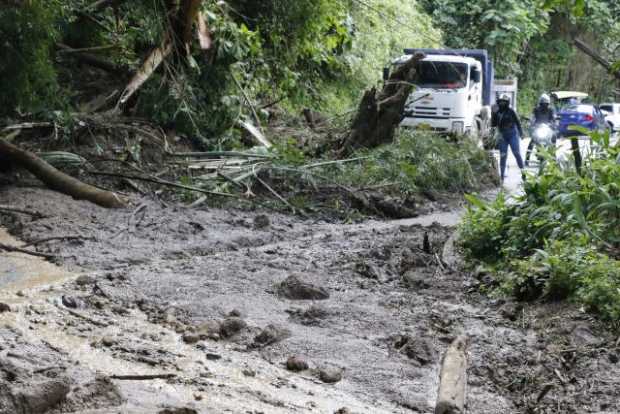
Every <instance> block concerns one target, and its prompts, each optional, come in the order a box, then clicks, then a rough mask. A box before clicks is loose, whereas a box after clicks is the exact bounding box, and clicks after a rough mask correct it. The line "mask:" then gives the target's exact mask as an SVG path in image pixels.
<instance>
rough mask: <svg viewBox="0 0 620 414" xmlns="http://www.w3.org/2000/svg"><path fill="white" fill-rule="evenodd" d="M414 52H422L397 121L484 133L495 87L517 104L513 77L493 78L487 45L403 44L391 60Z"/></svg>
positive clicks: (407, 124)
mask: <svg viewBox="0 0 620 414" xmlns="http://www.w3.org/2000/svg"><path fill="white" fill-rule="evenodd" d="M418 52H422V53H424V54H425V55H426V57H425V58H424V59H423V60H421V61H420V62H419V63H418V66H417V72H418V73H417V80H416V82H415V83H416V88H415V90H414V91H413V92H412V94H411V95H410V97H409V99H408V101H407V104H406V105H405V111H404V114H403V120H402V123H401V125H402V126H406V127H422V126H425V127H426V128H428V129H431V130H433V131H437V132H446V133H448V132H453V133H457V134H471V135H480V136H486V135H488V134H489V132H490V123H491V107H492V105H493V104H494V103H495V99H496V93H499V92H504V93H508V94H509V95H510V96H512V97H514V101H513V102H512V104H513V106H514V105H516V96H517V83H516V80H509V81H496V80H495V79H494V70H493V62H492V61H491V60H490V59H489V55H488V53H487V51H486V50H483V49H405V55H404V56H402V57H400V58H399V59H396V60H395V61H394V62H393V65H396V66H397V65H398V64H401V63H403V62H405V61H407V60H408V59H409V58H411V56H412V55H414V54H415V53H418ZM388 75H389V70H387V71H386V73H385V76H388Z"/></svg>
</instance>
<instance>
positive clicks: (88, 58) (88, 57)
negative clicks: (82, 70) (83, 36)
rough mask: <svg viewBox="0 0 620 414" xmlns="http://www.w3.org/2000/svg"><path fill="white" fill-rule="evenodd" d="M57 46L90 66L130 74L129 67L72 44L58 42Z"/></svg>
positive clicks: (125, 74) (123, 74)
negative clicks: (76, 47) (78, 48)
mask: <svg viewBox="0 0 620 414" xmlns="http://www.w3.org/2000/svg"><path fill="white" fill-rule="evenodd" d="M56 46H57V47H58V48H59V49H60V50H61V51H63V52H65V53H71V54H72V56H73V57H74V58H75V59H77V60H79V61H80V62H82V63H85V64H87V65H89V66H92V67H94V68H97V69H101V70H104V71H106V72H111V73H115V74H118V75H122V76H128V75H129V69H128V68H126V67H122V66H117V65H115V64H113V63H110V62H108V61H107V60H103V59H101V58H100V57H98V56H95V55H92V54H90V53H84V52H81V51H79V50H77V49H74V48H72V47H71V46H67V45H65V44H64V43H56Z"/></svg>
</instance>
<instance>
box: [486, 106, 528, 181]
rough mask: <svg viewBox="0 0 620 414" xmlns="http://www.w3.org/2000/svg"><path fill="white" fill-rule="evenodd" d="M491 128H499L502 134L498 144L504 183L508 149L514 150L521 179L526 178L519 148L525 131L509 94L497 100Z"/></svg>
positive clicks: (513, 153)
mask: <svg viewBox="0 0 620 414" xmlns="http://www.w3.org/2000/svg"><path fill="white" fill-rule="evenodd" d="M491 126H492V127H494V128H497V129H498V131H499V134H500V139H499V142H498V144H499V165H500V171H501V179H502V182H504V178H505V175H506V160H507V158H508V147H510V149H511V150H512V155H514V157H515V159H516V160H517V165H518V166H519V168H520V169H521V177H524V173H523V159H522V158H521V148H520V146H519V139H520V138H521V137H522V136H523V129H522V128H521V122H520V121H519V116H518V115H517V113H516V112H515V111H514V110H513V109H512V108H511V107H510V97H509V96H508V95H507V94H502V95H501V96H500V97H499V99H498V100H497V111H495V112H493V116H492V117H491Z"/></svg>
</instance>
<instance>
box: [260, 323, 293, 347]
mask: <svg viewBox="0 0 620 414" xmlns="http://www.w3.org/2000/svg"><path fill="white" fill-rule="evenodd" d="M290 336H291V331H289V330H288V329H286V328H281V327H279V326H275V325H267V326H266V327H265V329H263V330H262V331H261V332H260V333H259V334H258V335H256V336H255V337H254V343H253V344H252V345H253V346H254V347H264V346H268V345H272V344H275V343H276V342H280V341H282V340H284V339H286V338H288V337H290Z"/></svg>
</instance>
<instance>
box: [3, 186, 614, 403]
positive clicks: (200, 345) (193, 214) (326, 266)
mask: <svg viewBox="0 0 620 414" xmlns="http://www.w3.org/2000/svg"><path fill="white" fill-rule="evenodd" d="M0 204H10V205H12V206H15V207H21V208H26V209H29V210H34V211H38V212H40V213H42V214H43V215H44V216H46V217H45V218H40V219H32V218H29V217H27V216H23V215H16V214H3V217H2V223H1V224H2V225H3V226H5V227H6V228H7V229H8V230H9V231H10V232H11V233H12V235H13V236H14V237H16V238H17V239H19V240H22V241H33V240H36V239H40V238H43V237H52V236H79V237H80V239H77V240H76V239H74V240H60V241H58V240H54V241H50V242H47V243H42V244H39V245H37V247H36V248H37V249H39V251H41V252H46V253H53V254H56V255H57V256H58V257H59V258H58V259H57V262H58V263H59V265H61V266H62V269H58V268H57V267H53V266H51V265H50V264H48V263H45V262H42V261H41V260H39V259H34V258H32V257H27V258H26V257H25V256H23V255H21V254H17V253H2V254H1V255H0V261H1V265H0V272H2V273H1V274H0V286H2V288H3V290H2V293H1V295H0V302H2V303H5V304H7V305H8V307H10V311H6V312H2V313H0V383H2V386H3V387H2V390H3V391H0V404H5V405H4V406H2V405H0V413H12V412H24V413H35V412H37V413H39V412H41V413H43V412H52V413H58V414H60V413H110V412H119V413H153V412H162V413H165V412H178V413H180V412H199V413H219V412H231V413H260V412H262V413H293V412H295V413H297V412H316V413H334V412H336V411H337V410H339V409H341V408H347V409H348V410H349V412H353V413H408V412H419V413H431V412H432V411H433V406H434V401H435V397H436V388H437V379H438V371H439V363H440V359H441V355H442V354H443V352H444V351H445V349H446V348H447V346H448V344H449V343H450V341H451V340H452V339H453V338H454V337H456V336H457V335H459V334H460V333H465V334H467V335H468V336H469V338H470V350H469V355H470V367H469V372H468V373H469V386H468V397H467V401H468V412H470V413H480V414H484V413H489V414H491V413H526V412H531V413H609V414H611V413H618V412H620V388H619V387H618V385H619V384H618V382H620V380H619V379H618V378H620V364H619V363H618V345H620V344H619V343H618V340H617V338H616V337H615V336H613V335H612V334H611V333H609V331H608V330H605V329H604V327H603V326H600V325H599V324H598V323H596V322H595V321H594V320H593V319H592V318H591V317H590V316H589V315H587V314H585V313H582V312H580V311H579V310H578V309H575V308H573V307H570V306H567V305H565V304H538V303H534V304H527V303H526V304H516V303H510V302H509V303H505V302H504V301H502V300H498V299H490V298H487V297H486V296H483V295H481V294H479V293H478V292H479V289H478V287H479V286H480V285H481V284H485V283H488V280H487V279H488V276H487V275H484V274H470V273H468V272H464V271H461V270H459V269H457V266H456V265H455V263H454V260H453V257H452V255H451V254H449V252H450V251H451V249H450V248H449V246H450V243H449V242H450V240H451V237H450V236H451V235H452V233H453V230H454V229H453V227H452V226H453V225H454V224H455V223H456V220H457V219H458V214H455V213H448V214H437V215H434V216H432V217H420V218H418V219H413V220H404V221H392V222H378V221H371V222H366V223H362V224H355V225H337V224H327V223H313V222H310V221H300V220H298V219H296V218H292V217H288V216H280V215H273V214H269V215H268V216H265V215H263V214H259V213H251V212H239V211H233V210H217V209H211V210H206V211H202V210H195V209H186V208H182V207H179V206H174V205H166V204H164V203H162V202H159V201H154V200H151V199H147V198H145V199H142V200H140V201H139V202H137V203H136V204H135V206H133V207H132V208H130V209H126V210H119V211H110V210H105V209H101V208H98V207H96V206H93V205H91V204H88V203H86V202H78V201H75V200H72V199H70V198H68V197H65V196H63V195H60V194H58V193H54V192H51V191H47V190H43V189H38V188H11V189H6V190H4V191H2V192H0ZM434 220H437V221H440V223H432V222H433V221H434ZM0 238H3V241H2V242H3V243H5V244H7V243H18V242H17V240H16V239H12V238H10V237H8V236H7V235H4V236H0ZM425 239H426V241H425ZM446 242H448V246H447V247H446V245H445V244H446ZM24 261H26V262H28V263H30V264H31V265H32V263H35V265H34V266H35V268H34V270H33V269H30V270H24V268H22V267H20V263H21V264H23V263H24ZM39 266H40V267H39ZM20 269H21V270H20ZM37 269H38V270H37ZM57 272H60V276H59V275H58V273H57ZM284 281H286V283H284V284H283V282H284ZM292 356H296V357H297V358H295V359H294V360H292V361H289V364H288V367H287V364H286V362H287V360H288V359H289V358H290V357H292ZM302 362H303V363H302ZM306 364H307V368H306ZM287 368H288V369H287ZM124 375H155V376H162V378H149V379H144V378H143V379H139V380H136V379H128V378H120V379H119V378H114V376H121V377H122V376H124ZM37 384H39V385H37ZM7 390H8V391H7ZM37 393H38V394H37ZM41 393H43V394H41ZM32 395H35V396H37V395H38V396H39V398H36V397H32ZM41 395H43V396H44V397H41ZM23 396H30V397H29V398H26V397H23ZM22 397H23V398H22ZM39 400H44V401H49V404H47V405H46V406H43V407H33V404H34V405H36V404H35V403H34V402H32V401H39ZM10 404H13V406H12V407H13V408H11V407H10ZM20 404H21V405H20ZM7 407H8V408H7ZM15 407H17V408H15ZM167 407H169V410H168V411H166V409H167ZM172 408H175V409H177V411H174V410H172ZM182 408H185V409H186V410H185V411H181V410H180V409H182ZM18 409H19V410H21V411H17V410H18ZM11 410H13V411H11ZM50 410H51V411H50ZM192 410H194V411H192ZM341 412H346V411H341Z"/></svg>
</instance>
